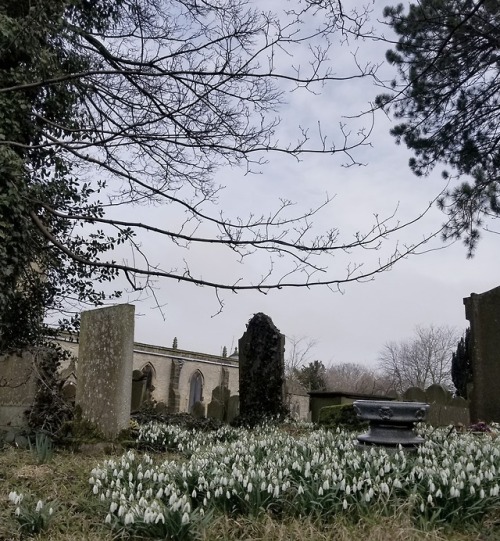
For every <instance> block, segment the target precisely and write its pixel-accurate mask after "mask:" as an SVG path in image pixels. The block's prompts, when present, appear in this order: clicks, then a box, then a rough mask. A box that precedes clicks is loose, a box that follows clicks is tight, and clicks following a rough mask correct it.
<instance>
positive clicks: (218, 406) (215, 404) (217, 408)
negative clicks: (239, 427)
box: [207, 385, 231, 421]
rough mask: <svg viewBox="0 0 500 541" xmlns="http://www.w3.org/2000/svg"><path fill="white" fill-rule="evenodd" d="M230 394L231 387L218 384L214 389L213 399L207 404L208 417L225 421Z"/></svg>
mask: <svg viewBox="0 0 500 541" xmlns="http://www.w3.org/2000/svg"><path fill="white" fill-rule="evenodd" d="M230 394H231V393H230V391H229V389H227V388H226V387H224V386H223V385H217V387H215V389H214V390H213V391H212V399H211V400H210V403H209V404H208V406H207V417H210V418H211V419H217V420H218V421H225V420H226V412H227V404H228V401H229V395H230Z"/></svg>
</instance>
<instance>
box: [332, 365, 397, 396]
mask: <svg viewBox="0 0 500 541" xmlns="http://www.w3.org/2000/svg"><path fill="white" fill-rule="evenodd" d="M326 384H327V389H328V390H329V391H338V392H344V393H361V394H381V395H382V394H386V393H387V392H388V391H389V390H390V389H391V388H392V381H391V380H390V379H388V378H386V377H384V376H383V375H381V374H378V373H377V372H376V371H375V370H372V369H370V368H368V367H366V366H363V365H361V364H357V363H341V364H336V365H332V366H330V367H328V368H327V371H326Z"/></svg>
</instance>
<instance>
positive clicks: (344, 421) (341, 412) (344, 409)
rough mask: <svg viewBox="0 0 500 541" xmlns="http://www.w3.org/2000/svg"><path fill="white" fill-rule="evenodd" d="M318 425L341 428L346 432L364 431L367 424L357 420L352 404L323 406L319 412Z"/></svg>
mask: <svg viewBox="0 0 500 541" xmlns="http://www.w3.org/2000/svg"><path fill="white" fill-rule="evenodd" d="M318 423H319V424H320V425H322V426H325V427H341V428H345V429H347V430H357V431H360V430H364V429H365V428H366V427H367V426H368V423H367V422H365V421H361V420H360V419H358V416H357V415H356V412H355V411H354V407H353V405H352V404H340V405H337V406H325V407H324V408H321V409H320V411H319V418H318Z"/></svg>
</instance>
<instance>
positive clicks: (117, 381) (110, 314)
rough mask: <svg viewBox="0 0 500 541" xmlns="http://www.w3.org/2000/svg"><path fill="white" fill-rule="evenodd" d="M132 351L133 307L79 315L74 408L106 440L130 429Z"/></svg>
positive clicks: (99, 310) (106, 309)
mask: <svg viewBox="0 0 500 541" xmlns="http://www.w3.org/2000/svg"><path fill="white" fill-rule="evenodd" d="M133 349H134V306H133V305H131V304H120V305H118V306H111V307H107V308H99V309H97V310H90V311H87V312H83V313H82V319H81V325H80V346H79V358H78V372H77V381H78V384H77V389H76V404H77V406H80V408H81V413H82V419H84V420H87V421H90V422H91V423H94V424H95V425H96V426H97V428H99V429H100V430H101V431H102V432H103V434H104V435H105V436H106V437H110V438H114V437H116V436H117V435H118V433H119V432H120V431H121V430H123V429H125V428H128V426H129V420H130V406H131V394H132V365H133Z"/></svg>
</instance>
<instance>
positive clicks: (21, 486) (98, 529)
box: [0, 447, 500, 541]
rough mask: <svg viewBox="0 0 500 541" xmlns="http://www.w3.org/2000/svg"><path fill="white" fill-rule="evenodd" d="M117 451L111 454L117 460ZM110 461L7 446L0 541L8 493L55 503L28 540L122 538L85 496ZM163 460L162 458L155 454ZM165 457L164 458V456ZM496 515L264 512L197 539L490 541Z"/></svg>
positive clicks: (13, 525)
mask: <svg viewBox="0 0 500 541" xmlns="http://www.w3.org/2000/svg"><path fill="white" fill-rule="evenodd" d="M120 456H121V453H118V454H117V455H116V458H117V459H118V458H119V457H120ZM109 458H111V456H109V455H105V454H104V452H102V453H101V455H100V456H88V455H85V454H81V453H72V452H69V451H56V452H55V453H54V455H53V457H52V459H51V460H50V461H49V462H47V463H43V464H40V463H39V461H38V460H37V457H36V456H35V455H34V454H33V453H32V452H30V451H23V450H19V449H15V448H12V447H7V448H4V449H3V450H0V541H7V540H9V541H11V540H12V541H15V540H17V539H22V538H23V537H22V534H21V532H20V531H19V524H18V521H17V520H16V517H15V516H14V514H13V511H14V506H13V505H12V504H11V503H10V502H9V500H8V495H9V492H11V491H13V490H15V491H17V492H18V493H23V494H32V495H33V496H34V499H35V501H36V500H38V499H41V500H43V501H44V502H52V501H55V502H57V507H56V510H55V512H54V515H53V517H52V521H51V524H50V527H49V529H48V530H47V531H44V532H42V533H41V534H38V535H35V536H34V538H35V539H43V540H47V541H51V540H53V541H63V540H75V541H76V540H88V541H97V540H99V541H108V540H109V541H111V540H116V539H119V538H124V539H139V538H138V537H130V536H129V535H128V534H126V533H124V532H120V531H118V532H117V531H116V530H115V531H112V530H111V529H110V528H109V527H108V526H107V525H106V524H105V523H104V518H105V514H104V513H103V507H102V505H101V503H100V501H99V500H98V499H97V498H96V497H95V496H94V495H93V494H92V491H91V487H90V485H89V476H90V472H91V471H92V469H93V468H94V467H95V465H96V464H97V463H98V462H103V460H104V459H109ZM157 458H158V460H164V459H165V458H166V454H162V455H159V456H158V457H157ZM169 458H172V455H169ZM499 524H500V512H498V513H496V512H495V513H490V515H488V516H487V517H486V518H485V520H483V522H482V523H481V525H480V526H479V525H475V526H473V527H470V529H469V530H464V529H463V528H462V529H461V530H457V529H442V528H441V529H432V528H429V529H428V530H422V529H417V528H416V527H415V525H414V523H412V521H411V520H410V518H409V516H408V513H407V512H406V511H405V508H404V507H401V508H400V509H399V510H398V511H397V512H396V513H395V514H394V516H391V517H383V516H376V515H375V516H371V515H369V516H366V517H362V518H361V519H360V520H358V521H356V522H354V521H352V520H349V517H348V516H347V517H346V516H345V515H344V516H339V517H333V519H331V520H330V521H328V522H326V523H325V521H318V520H316V521H315V520H314V519H312V518H300V517H299V518H287V519H284V520H279V519H277V518H276V517H273V516H271V515H269V514H264V515H261V516H259V517H257V518H250V517H244V516H239V517H234V516H226V515H214V516H213V517H212V519H211V520H210V522H209V524H208V526H207V527H206V528H205V529H204V530H203V531H202V532H201V536H200V539H201V540H203V541H223V540H224V541H226V540H227V541H230V540H231V541H232V540H246V541H257V540H262V541H264V540H275V541H285V540H286V541H299V540H300V541H323V540H324V541H326V540H334V541H347V540H360V539H361V540H369V541H387V540H391V541H413V540H424V541H451V540H453V541H494V540H498V539H500V526H499Z"/></svg>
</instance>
